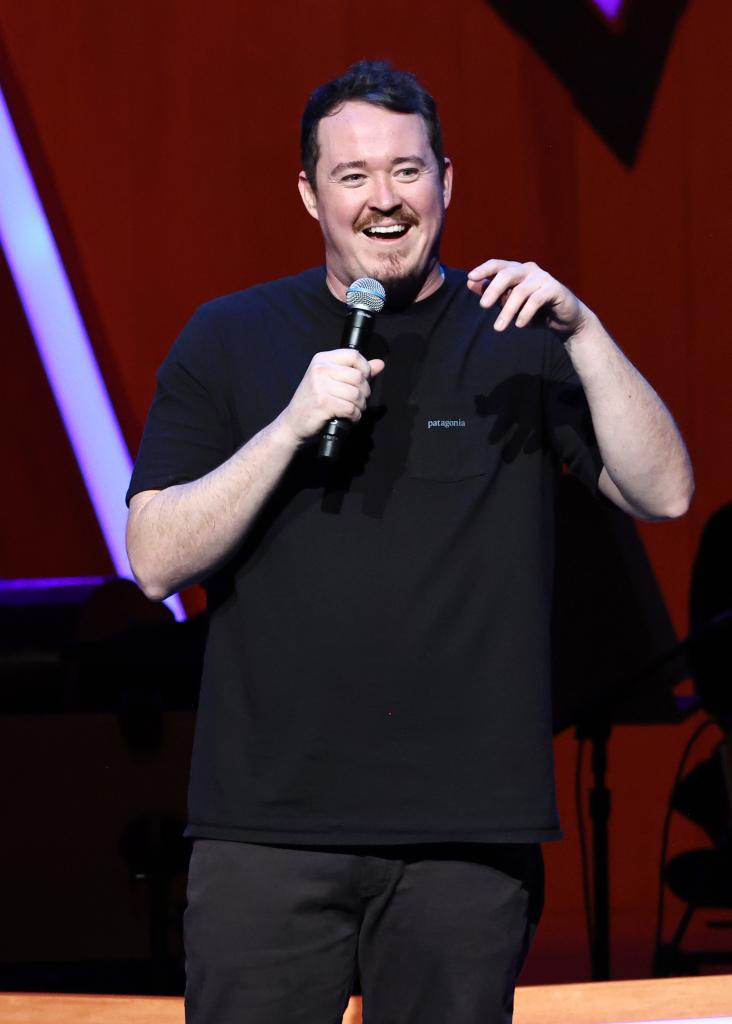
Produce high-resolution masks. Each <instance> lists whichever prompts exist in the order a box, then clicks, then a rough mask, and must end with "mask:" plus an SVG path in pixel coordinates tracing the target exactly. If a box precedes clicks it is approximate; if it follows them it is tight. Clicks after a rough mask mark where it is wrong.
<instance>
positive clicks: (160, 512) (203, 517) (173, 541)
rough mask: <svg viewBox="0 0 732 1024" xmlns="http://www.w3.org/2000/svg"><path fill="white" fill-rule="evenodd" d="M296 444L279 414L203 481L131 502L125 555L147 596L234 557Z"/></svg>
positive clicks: (185, 582)
mask: <svg viewBox="0 0 732 1024" xmlns="http://www.w3.org/2000/svg"><path fill="white" fill-rule="evenodd" d="M297 447H298V439H297V438H296V437H295V436H294V435H293V433H292V431H291V430H289V429H288V427H287V426H286V425H285V424H284V422H283V418H282V417H281V416H280V417H278V418H277V419H276V420H275V421H274V422H273V423H271V424H270V425H269V426H267V427H265V428H264V429H263V430H261V431H260V432H259V433H258V434H256V435H255V436H254V437H253V438H252V439H251V440H250V441H248V442H247V444H245V445H244V446H243V447H242V448H240V449H239V450H238V451H237V452H235V453H234V455H232V456H231V458H229V459H228V460H227V461H226V462H224V463H223V464H222V465H221V466H219V467H218V468H217V469H214V470H212V472H210V473H207V474H206V476H204V477H201V478H200V479H199V480H194V481H191V482H190V483H185V484H178V485H176V486H173V487H168V488H166V489H165V490H161V491H149V492H143V493H142V494H139V495H135V497H133V499H132V501H131V503H130V515H129V519H128V524H127V550H128V553H129V558H130V565H131V566H132V571H133V572H134V574H135V578H136V579H137V581H138V583H139V584H140V586H141V587H142V589H143V590H144V592H145V593H146V594H147V596H148V597H149V598H151V599H152V600H162V599H163V598H164V597H166V596H167V595H168V594H171V593H173V592H175V591H176V590H180V589H181V588H182V587H184V586H187V585H188V584H190V583H194V582H197V581H198V580H200V579H202V578H203V577H204V576H206V575H208V574H209V573H210V572H211V571H212V570H214V569H215V568H216V566H217V565H220V564H221V563H223V562H224V561H225V560H226V559H227V558H228V557H229V556H230V555H231V554H232V552H233V551H234V550H235V548H236V547H237V545H238V544H239V543H240V542H241V540H242V538H243V537H244V536H245V535H246V533H247V531H248V530H249V528H250V526H251V525H252V523H253V521H254V520H255V518H256V517H257V515H258V513H259V511H260V510H261V508H262V506H263V505H264V504H265V502H266V501H267V499H268V498H269V496H270V495H271V493H272V491H273V490H274V489H275V487H276V486H277V484H278V483H279V481H280V480H281V478H282V476H283V474H284V472H285V470H286V469H287V466H288V465H289V463H290V461H291V459H292V457H293V454H294V452H295V450H296V449H297Z"/></svg>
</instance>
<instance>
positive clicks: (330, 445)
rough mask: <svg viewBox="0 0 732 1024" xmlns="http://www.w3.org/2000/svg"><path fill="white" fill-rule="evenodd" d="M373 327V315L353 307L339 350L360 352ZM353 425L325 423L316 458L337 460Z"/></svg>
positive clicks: (331, 421) (347, 316)
mask: <svg viewBox="0 0 732 1024" xmlns="http://www.w3.org/2000/svg"><path fill="white" fill-rule="evenodd" d="M373 326H374V314H373V313H372V312H371V311H370V310H368V309H361V308H360V307H359V306H354V308H353V309H349V310H348V312H347V313H346V322H345V324H344V325H343V334H342V336H341V345H340V347H341V348H355V349H356V351H357V352H360V351H362V349H363V347H364V346H365V344H366V342H367V341H368V339H369V338H370V336H371V331H372V330H373ZM352 426H353V424H352V423H351V421H350V420H344V419H335V420H330V422H328V423H326V425H325V429H324V430H323V433H322V434H321V435H320V445H319V447H318V458H320V459H329V460H333V459H337V458H338V455H339V454H340V451H341V448H342V447H343V441H344V440H345V438H346V436H347V435H348V432H349V431H350V429H351V427H352Z"/></svg>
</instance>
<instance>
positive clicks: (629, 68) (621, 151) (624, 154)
mask: <svg viewBox="0 0 732 1024" xmlns="http://www.w3.org/2000/svg"><path fill="white" fill-rule="evenodd" d="M486 2H487V3H488V5H489V6H490V7H492V8H493V9H494V10H495V11H496V13H497V14H498V15H499V17H500V18H501V19H502V20H503V21H504V22H505V23H506V24H507V25H508V26H509V28H511V29H513V31H514V32H516V33H518V35H520V36H523V37H524V39H526V40H527V42H528V43H530V44H531V46H532V47H533V48H534V50H536V52H537V53H538V55H539V56H540V57H541V58H542V60H543V61H544V62H545V63H546V64H548V66H549V67H550V68H551V69H552V71H553V72H554V73H555V74H556V75H557V77H558V78H559V79H560V80H561V81H562V82H563V83H564V85H565V86H566V87H567V88H568V89H569V91H570V92H571V94H572V97H573V99H574V102H575V105H576V107H577V108H578V110H580V111H581V112H582V113H583V114H584V116H585V117H586V118H587V120H588V121H589V122H590V124H591V125H592V127H593V128H594V129H595V131H596V132H597V133H598V134H599V135H600V136H601V138H602V139H604V141H605V142H606V143H607V145H608V146H609V147H610V149H611V150H612V151H613V153H614V154H615V155H616V156H617V157H618V159H620V160H622V162H623V163H624V164H625V165H626V166H627V167H632V166H633V164H634V163H635V160H636V158H637V156H638V152H639V150H640V146H641V143H642V141H643V134H644V132H645V128H646V124H647V122H648V117H649V115H650V112H651V108H652V106H653V100H654V97H655V95H656V90H657V88H658V85H659V83H660V81H661V75H662V73H663V68H664V64H665V62H666V57H667V55H668V51H669V49H670V46H671V41H672V39H673V34H674V31H675V29H676V25H677V23H678V21H679V19H680V17H681V15H682V14H683V12H684V9H685V7H686V3H687V0H635V2H633V0H626V3H625V5H624V10H623V11H622V12H621V13H620V15H619V17H618V19H617V23H614V22H610V21H609V20H607V19H606V18H605V17H603V15H602V13H601V12H600V11H599V10H598V8H597V7H596V6H595V4H594V3H593V2H592V0H486Z"/></svg>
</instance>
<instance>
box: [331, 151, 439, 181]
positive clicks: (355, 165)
mask: <svg viewBox="0 0 732 1024" xmlns="http://www.w3.org/2000/svg"><path fill="white" fill-rule="evenodd" d="M397 164H419V166H420V167H425V166H426V164H425V162H424V160H423V159H422V157H421V156H416V155H413V156H395V157H394V159H393V160H392V162H391V166H392V167H396V165H397ZM366 167H367V163H366V161H365V160H345V161H344V162H343V163H340V164H336V165H335V167H334V168H333V170H332V171H331V172H330V177H331V178H335V177H336V175H338V174H342V173H343V172H344V171H365V170H366Z"/></svg>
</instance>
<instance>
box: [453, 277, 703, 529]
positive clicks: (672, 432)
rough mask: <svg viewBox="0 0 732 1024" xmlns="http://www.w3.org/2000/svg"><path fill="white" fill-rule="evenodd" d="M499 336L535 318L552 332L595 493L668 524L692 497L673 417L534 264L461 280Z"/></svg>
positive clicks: (596, 324) (586, 312)
mask: <svg viewBox="0 0 732 1024" xmlns="http://www.w3.org/2000/svg"><path fill="white" fill-rule="evenodd" d="M468 288H470V290H471V291H474V292H475V293H476V294H478V295H481V300H480V302H481V305H482V306H484V307H485V308H486V309H487V308H489V307H491V306H493V305H494V304H495V303H497V302H500V303H501V304H502V306H503V309H502V310H501V313H500V314H499V316H498V317H497V319H496V323H495V328H496V330H498V331H502V330H505V329H506V327H508V325H509V324H510V323H512V322H513V321H515V323H516V326H517V327H525V326H526V325H527V324H529V323H530V322H531V321H532V320H533V319H534V317H537V318H539V319H541V320H543V322H544V323H546V325H547V326H548V327H551V328H552V329H553V330H555V331H557V333H559V334H560V336H561V337H562V338H563V340H564V344H565V348H566V350H567V353H568V355H569V357H570V359H571V361H572V364H573V366H574V369H575V371H576V373H577V376H578V377H579V380H580V382H581V384H582V387H583V388H584V391H585V394H586V396H587V402H588V405H589V407H590V414H591V416H592V425H593V427H594V430H595V436H596V438H597V443H598V446H599V449H600V453H601V455H602V459H603V463H604V468H603V470H602V473H601V474H600V480H599V487H600V490H601V491H602V493H603V494H604V495H605V496H606V497H608V498H609V499H610V500H611V501H612V502H614V504H616V505H617V506H619V508H622V509H623V510H624V511H625V512H629V513H630V514H631V515H634V516H638V517H639V518H641V519H673V518H676V517H677V516H682V515H684V513H685V512H686V511H687V509H688V507H689V503H690V502H691V497H692V494H693V492H694V477H693V473H692V469H691V462H690V460H689V455H688V453H687V451H686V446H685V445H684V442H683V439H682V437H681V434H680V433H679V430H678V428H677V426H676V424H675V423H674V421H673V417H672V416H671V414H670V412H669V411H668V409H667V408H666V406H665V405H664V404H663V402H662V401H661V399H660V398H659V396H658V395H657V394H656V392H655V391H654V390H653V388H652V387H651V386H650V384H649V383H648V381H646V380H645V378H644V377H643V376H642V375H641V374H640V373H639V372H638V370H636V368H635V367H634V366H633V364H632V363H631V362H630V360H629V359H627V358H626V356H625V355H624V354H623V353H622V352H621V350H620V349H619V348H618V346H617V345H616V344H615V342H614V341H613V339H612V338H611V337H610V335H609V334H608V333H607V331H606V330H605V328H604V327H603V326H602V324H601V323H600V321H599V319H598V318H597V317H596V316H595V314H594V313H593V312H592V311H591V310H590V309H588V308H587V306H585V305H584V303H582V302H580V301H579V299H578V298H577V297H576V296H575V295H574V294H573V293H572V292H571V291H570V290H569V289H568V288H566V287H565V286H564V285H563V284H561V283H560V282H559V281H557V280H555V278H553V277H551V275H550V274H548V273H547V272H546V271H545V270H542V269H541V267H538V266H537V265H536V264H535V263H514V262H510V261H508V260H488V261H487V262H486V263H482V264H480V266H478V267H476V268H475V269H474V270H471V271H470V273H469V275H468Z"/></svg>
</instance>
